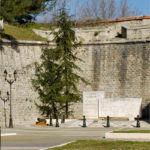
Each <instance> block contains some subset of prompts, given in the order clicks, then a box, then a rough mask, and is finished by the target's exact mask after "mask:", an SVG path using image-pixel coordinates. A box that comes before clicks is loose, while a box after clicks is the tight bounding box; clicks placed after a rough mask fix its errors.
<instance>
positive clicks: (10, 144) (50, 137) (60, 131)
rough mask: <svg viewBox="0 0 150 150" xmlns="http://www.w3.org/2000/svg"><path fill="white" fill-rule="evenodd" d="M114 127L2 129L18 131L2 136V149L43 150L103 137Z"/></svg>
mask: <svg viewBox="0 0 150 150" xmlns="http://www.w3.org/2000/svg"><path fill="white" fill-rule="evenodd" d="M111 130H113V129H112V128H82V127H81V128H55V127H45V128H41V127H28V128H21V127H20V128H13V129H2V134H10V133H16V134H17V135H12V136H2V137H1V139H2V141H1V143H2V148H1V149H2V150H43V149H46V148H49V147H52V146H56V145H61V144H64V143H68V142H72V141H76V140H87V139H94V140H95V139H96V140H100V139H103V137H104V135H105V133H106V132H108V131H111Z"/></svg>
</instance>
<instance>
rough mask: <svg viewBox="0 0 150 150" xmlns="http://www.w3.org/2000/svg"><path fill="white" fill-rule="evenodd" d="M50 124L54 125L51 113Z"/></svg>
mask: <svg viewBox="0 0 150 150" xmlns="http://www.w3.org/2000/svg"><path fill="white" fill-rule="evenodd" d="M49 126H53V122H52V116H51V115H50V123H49Z"/></svg>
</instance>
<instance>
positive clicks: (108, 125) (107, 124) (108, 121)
mask: <svg viewBox="0 0 150 150" xmlns="http://www.w3.org/2000/svg"><path fill="white" fill-rule="evenodd" d="M106 127H107V128H109V127H110V117H109V116H107V123H106Z"/></svg>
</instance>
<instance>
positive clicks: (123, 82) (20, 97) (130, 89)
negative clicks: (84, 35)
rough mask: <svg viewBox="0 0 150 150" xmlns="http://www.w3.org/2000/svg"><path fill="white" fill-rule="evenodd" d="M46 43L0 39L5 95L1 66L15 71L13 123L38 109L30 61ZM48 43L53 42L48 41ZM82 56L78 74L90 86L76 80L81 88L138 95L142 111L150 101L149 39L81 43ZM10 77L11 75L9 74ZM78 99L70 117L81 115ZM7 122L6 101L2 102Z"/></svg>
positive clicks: (0, 121) (28, 119)
mask: <svg viewBox="0 0 150 150" xmlns="http://www.w3.org/2000/svg"><path fill="white" fill-rule="evenodd" d="M45 46H48V45H47V44H46V43H42V42H25V41H20V42H19V43H17V42H16V41H15V42H9V41H0V90H1V91H2V96H5V94H6V92H7V91H8V90H9V85H8V83H7V82H6V81H5V80H4V74H3V72H4V70H5V69H7V70H8V73H11V74H12V73H13V71H14V70H17V72H18V78H17V81H16V82H15V83H14V84H13V86H12V105H13V107H12V108H13V121H14V125H31V124H32V125H33V124H34V123H35V120H36V118H37V117H40V113H39V110H38V109H37V108H36V105H35V103H39V101H38V100H37V97H38V95H37V93H35V92H34V90H33V87H32V84H31V79H32V77H33V75H34V64H35V62H40V55H41V48H42V47H45ZM49 46H54V45H53V44H50V45H49ZM78 52H79V54H78V55H79V56H80V57H81V58H82V59H83V60H84V62H82V63H78V65H79V66H80V67H81V68H82V69H83V73H82V75H83V76H84V77H85V78H86V79H88V80H89V81H90V82H91V86H90V85H88V86H85V85H83V84H80V85H79V87H80V89H81V90H82V91H91V90H94V91H105V97H106V98H142V107H143V112H144V113H143V115H145V112H147V110H148V109H147V108H149V103H150V40H147V41H145V40H143V41H142V40H138V41H122V42H121V41H119V42H113V43H112V42H103V43H83V45H82V46H81V47H80V48H79V49H78ZM10 78H11V77H10ZM82 107H83V106H82V103H80V104H76V105H74V107H73V108H72V109H73V110H74V115H73V117H76V118H81V117H82V113H83V110H82ZM6 109H7V124H8V119H9V102H8V103H7V105H6ZM0 116H1V117H0V125H1V126H4V111H3V103H2V101H0Z"/></svg>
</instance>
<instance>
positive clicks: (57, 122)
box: [56, 116, 59, 127]
mask: <svg viewBox="0 0 150 150" xmlns="http://www.w3.org/2000/svg"><path fill="white" fill-rule="evenodd" d="M56 127H59V121H58V116H57V117H56Z"/></svg>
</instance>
